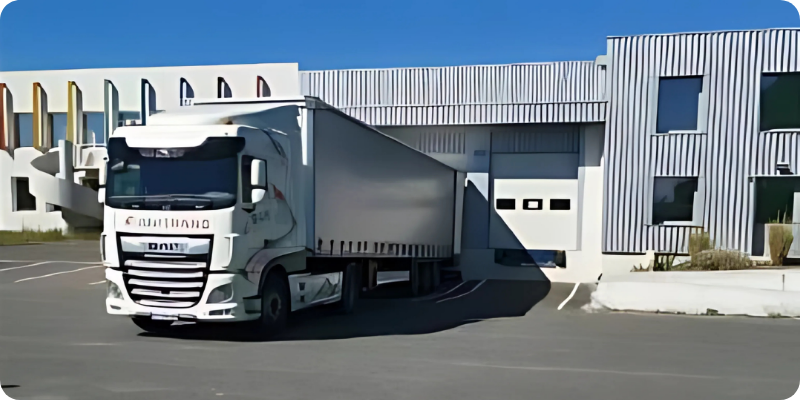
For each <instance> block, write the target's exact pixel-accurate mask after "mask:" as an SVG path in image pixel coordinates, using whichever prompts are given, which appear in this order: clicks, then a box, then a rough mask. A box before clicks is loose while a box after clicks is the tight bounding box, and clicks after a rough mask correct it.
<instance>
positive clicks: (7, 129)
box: [0, 83, 19, 156]
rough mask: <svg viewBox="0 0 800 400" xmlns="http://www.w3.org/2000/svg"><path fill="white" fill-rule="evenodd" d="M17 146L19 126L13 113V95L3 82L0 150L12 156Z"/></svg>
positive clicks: (0, 104) (0, 108) (0, 89)
mask: <svg viewBox="0 0 800 400" xmlns="http://www.w3.org/2000/svg"><path fill="white" fill-rule="evenodd" d="M17 147H19V128H18V125H17V118H16V115H14V96H12V95H11V90H9V89H8V87H7V86H6V84H5V83H0V150H6V151H7V152H9V153H10V154H11V155H12V156H13V155H14V149H16V148H17Z"/></svg>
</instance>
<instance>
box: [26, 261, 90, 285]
mask: <svg viewBox="0 0 800 400" xmlns="http://www.w3.org/2000/svg"><path fill="white" fill-rule="evenodd" d="M92 268H103V266H102V265H95V266H93V267H83V268H78V269H74V270H72V271H61V272H55V273H52V274H47V275H42V276H34V277H30V278H25V279H20V280H18V281H14V283H20V282H25V281H31V280H34V279H42V278H49V277H51V276H56V275H61V274H69V273H72V272H78V271H83V270H87V269H92Z"/></svg>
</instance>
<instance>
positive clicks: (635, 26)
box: [0, 0, 800, 71]
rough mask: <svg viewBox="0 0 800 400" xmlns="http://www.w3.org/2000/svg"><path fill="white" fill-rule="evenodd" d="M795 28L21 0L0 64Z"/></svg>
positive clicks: (578, 15) (599, 7)
mask: <svg viewBox="0 0 800 400" xmlns="http://www.w3.org/2000/svg"><path fill="white" fill-rule="evenodd" d="M797 26H800V16H798V12H797V11H796V10H795V8H794V7H793V6H792V5H791V4H789V3H786V2H783V1H781V0H667V1H662V2H659V1H654V0H637V1H633V0H604V1H588V0H571V1H567V0H559V1H546V2H545V1H536V0H527V1H524V0H522V1H504V0H493V1H476V0H461V1H436V0H404V1H390V0H364V1H351V0H333V1H331V0H328V1H309V0H282V1H272V0H227V1H211V0H191V1H188V0H158V1H155V0H136V1H130V0H88V1H87V0H75V1H69V0H17V1H15V2H13V3H11V4H9V5H8V6H7V7H6V9H5V10H3V13H2V15H0V70H5V71H10V70H33V69H66V68H100V67H145V66H165V65H208V64H238V63H260V62H298V63H299V64H300V68H301V69H304V70H313V69H332V68H375V67H408V66H441V65H461V64H497V63H514V62H537V61H559V60H593V59H594V58H595V57H596V56H597V55H599V54H604V53H605V49H606V47H605V40H604V39H605V37H606V36H609V35H629V34H641V33H664V32H684V31H707V30H724V29H751V28H770V27H797Z"/></svg>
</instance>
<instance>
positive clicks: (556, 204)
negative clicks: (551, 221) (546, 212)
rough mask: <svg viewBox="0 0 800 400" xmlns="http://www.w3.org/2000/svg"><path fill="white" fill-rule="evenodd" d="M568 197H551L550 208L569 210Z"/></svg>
mask: <svg viewBox="0 0 800 400" xmlns="http://www.w3.org/2000/svg"><path fill="white" fill-rule="evenodd" d="M569 203H570V201H569V199H551V200H550V210H569V207H570V204H569Z"/></svg>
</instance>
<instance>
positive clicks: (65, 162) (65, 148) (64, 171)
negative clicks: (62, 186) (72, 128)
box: [56, 140, 75, 182]
mask: <svg viewBox="0 0 800 400" xmlns="http://www.w3.org/2000/svg"><path fill="white" fill-rule="evenodd" d="M74 151H75V150H74V148H73V145H72V142H70V141H67V140H59V141H58V173H57V174H56V178H60V179H64V180H66V181H68V182H73V181H74V174H73V171H74V165H75V164H74V163H73V155H74Z"/></svg>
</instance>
